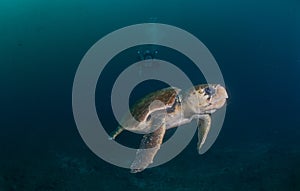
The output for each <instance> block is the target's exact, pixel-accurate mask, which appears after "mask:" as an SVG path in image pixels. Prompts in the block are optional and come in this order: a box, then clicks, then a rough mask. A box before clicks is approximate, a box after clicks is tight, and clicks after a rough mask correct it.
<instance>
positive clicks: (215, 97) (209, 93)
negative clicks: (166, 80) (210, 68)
mask: <svg viewBox="0 0 300 191" xmlns="http://www.w3.org/2000/svg"><path fill="white" fill-rule="evenodd" d="M227 98H228V95H227V92H226V90H225V88H224V87H222V86H221V85H219V84H201V85H197V86H194V87H193V88H191V89H189V90H187V91H181V90H180V89H178V88H175V87H169V88H165V89H162V90H158V91H156V92H153V93H150V94H148V95H147V96H145V97H144V98H143V99H141V100H139V101H137V102H136V103H135V104H134V105H133V107H132V108H131V114H132V115H129V114H127V115H126V116H125V117H124V122H123V123H122V125H123V126H119V127H118V128H117V129H116V130H115V131H114V132H113V133H112V134H111V139H115V138H116V136H117V135H118V134H120V133H121V132H122V131H123V130H129V131H132V132H137V133H143V134H144V136H143V138H142V141H141V144H140V147H139V149H138V150H137V152H136V158H135V160H134V161H133V163H132V164H131V166H130V168H131V172H132V173H136V172H140V171H143V170H144V169H145V168H147V166H148V165H149V164H151V163H152V161H153V158H154V156H155V155H156V153H157V151H158V150H159V149H160V145H161V144H162V142H163V137H164V134H165V131H166V130H167V129H170V128H173V127H178V126H180V125H183V124H187V123H189V122H191V121H192V120H193V119H197V120H198V144H197V149H198V152H199V151H200V149H201V147H202V146H203V144H204V142H205V140H206V137H207V134H208V132H209V130H210V126H211V117H210V114H212V113H213V112H215V111H216V110H217V109H220V108H221V107H222V106H223V105H224V104H225V102H226V99H227ZM132 116H133V117H132ZM199 153H200V152H199Z"/></svg>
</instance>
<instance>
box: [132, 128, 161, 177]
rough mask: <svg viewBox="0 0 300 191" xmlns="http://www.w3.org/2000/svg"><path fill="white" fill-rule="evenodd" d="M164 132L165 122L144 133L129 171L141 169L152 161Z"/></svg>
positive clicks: (135, 171) (134, 171)
mask: <svg viewBox="0 0 300 191" xmlns="http://www.w3.org/2000/svg"><path fill="white" fill-rule="evenodd" d="M165 132H166V125H165V123H164V124H162V125H161V127H160V128H158V129H157V130H155V131H154V132H152V133H149V134H145V135H144V136H143V139H142V141H141V145H140V148H139V149H138V150H137V152H136V157H135V159H134V161H133V163H132V164H131V166H130V169H131V171H130V172H131V173H137V172H141V171H143V170H144V169H145V168H147V167H148V166H149V165H150V164H151V163H152V162H153V158H154V156H155V155H156V153H157V151H158V150H159V149H160V145H161V144H162V141H163V138H164V135H165Z"/></svg>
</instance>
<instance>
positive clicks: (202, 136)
mask: <svg viewBox="0 0 300 191" xmlns="http://www.w3.org/2000/svg"><path fill="white" fill-rule="evenodd" d="M210 126H211V117H210V115H208V114H207V115H203V116H201V117H200V118H199V119H198V144H197V149H198V153H199V154H203V152H202V151H201V148H202V146H203V144H204V142H205V141H206V138H207V134H208V132H209V130H210Z"/></svg>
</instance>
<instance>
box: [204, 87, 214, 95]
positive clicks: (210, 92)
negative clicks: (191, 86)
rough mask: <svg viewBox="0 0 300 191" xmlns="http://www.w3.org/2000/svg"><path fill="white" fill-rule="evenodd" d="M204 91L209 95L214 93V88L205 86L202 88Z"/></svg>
mask: <svg viewBox="0 0 300 191" xmlns="http://www.w3.org/2000/svg"><path fill="white" fill-rule="evenodd" d="M204 92H205V94H206V95H209V96H212V95H213V94H215V93H216V91H215V89H214V88H212V87H206V88H205V89H204Z"/></svg>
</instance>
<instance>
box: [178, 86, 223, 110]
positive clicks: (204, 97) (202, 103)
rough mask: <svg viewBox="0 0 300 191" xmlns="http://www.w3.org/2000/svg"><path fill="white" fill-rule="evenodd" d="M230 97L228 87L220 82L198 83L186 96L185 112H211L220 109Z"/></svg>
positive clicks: (184, 102)
mask: <svg viewBox="0 0 300 191" xmlns="http://www.w3.org/2000/svg"><path fill="white" fill-rule="evenodd" d="M227 98H228V95H227V92H226V89H225V88H224V87H223V86H221V85H219V84H202V85H197V86H195V87H194V88H192V89H191V90H189V91H188V92H187V93H186V95H185V96H184V98H183V99H184V100H183V104H184V110H185V112H189V113H190V112H191V113H192V114H209V113H213V112H215V111H216V110H217V109H220V108H221V107H223V106H224V104H225V103H226V99H227Z"/></svg>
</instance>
